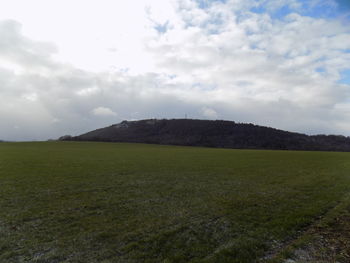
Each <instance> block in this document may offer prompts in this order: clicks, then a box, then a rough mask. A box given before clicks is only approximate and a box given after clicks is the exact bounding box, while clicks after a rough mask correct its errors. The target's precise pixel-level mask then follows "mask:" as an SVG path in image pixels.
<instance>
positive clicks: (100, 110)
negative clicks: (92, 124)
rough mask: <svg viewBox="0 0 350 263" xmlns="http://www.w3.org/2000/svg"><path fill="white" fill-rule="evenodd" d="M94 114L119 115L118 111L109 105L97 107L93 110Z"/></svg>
mask: <svg viewBox="0 0 350 263" xmlns="http://www.w3.org/2000/svg"><path fill="white" fill-rule="evenodd" d="M92 114H94V115H95V116H117V113H115V112H114V111H112V110H111V109H110V108H107V107H97V108H95V109H93V110H92Z"/></svg>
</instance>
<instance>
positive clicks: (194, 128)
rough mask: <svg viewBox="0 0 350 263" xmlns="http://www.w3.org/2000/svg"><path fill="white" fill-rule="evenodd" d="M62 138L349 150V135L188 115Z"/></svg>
mask: <svg viewBox="0 0 350 263" xmlns="http://www.w3.org/2000/svg"><path fill="white" fill-rule="evenodd" d="M60 139H61V140H73V141H108V142H137V143H153V144H168V145H188V146H205V147H220V148H241V149H286V150H325V151H350V138H349V137H344V136H336V135H328V136H326V135H315V136H308V135H305V134H301V133H294V132H287V131H283V130H278V129H274V128H269V127H263V126H258V125H254V124H242V123H235V122H233V121H222V120H216V121H210V120H191V119H172V120H166V119H162V120H158V119H148V120H140V121H123V122H121V123H119V124H115V125H112V126H109V127H105V128H101V129H97V130H94V131H91V132H88V133H85V134H82V135H79V136H75V137H70V136H68V137H67V136H64V137H61V138H60Z"/></svg>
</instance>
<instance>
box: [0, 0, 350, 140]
mask: <svg viewBox="0 0 350 263" xmlns="http://www.w3.org/2000/svg"><path fill="white" fill-rule="evenodd" d="M185 115H187V117H188V118H200V119H226V120H234V121H237V122H252V123H256V124H260V125H266V126H272V127H276V128H280V129H286V130H290V131H298V132H304V133H308V134H319V133H326V134H329V133H333V134H343V135H346V136H350V1H348V0H343V1H341V0H339V1H336V0H128V1H115V0H102V1H98V0H74V1H71V0H51V1H47V0H31V1H23V0H2V1H1V8H0V139H3V140H46V139H49V138H57V137H59V136H61V135H64V134H71V135H77V134H80V133H83V132H86V131H89V130H91V129H96V128H99V127H104V126H106V125H111V124H114V123H118V122H120V121H121V120H137V119H144V118H184V117H185Z"/></svg>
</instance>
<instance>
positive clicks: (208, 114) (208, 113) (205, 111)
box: [202, 107, 218, 119]
mask: <svg viewBox="0 0 350 263" xmlns="http://www.w3.org/2000/svg"><path fill="white" fill-rule="evenodd" d="M202 115H203V116H204V117H205V118H209V119H217V118H218V114H217V112H216V111H215V110H214V109H211V108H208V107H203V108H202Z"/></svg>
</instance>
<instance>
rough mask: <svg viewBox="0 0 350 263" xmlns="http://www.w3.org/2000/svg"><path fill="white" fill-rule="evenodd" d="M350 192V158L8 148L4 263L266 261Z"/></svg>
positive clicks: (3, 179) (73, 145)
mask: <svg viewBox="0 0 350 263" xmlns="http://www.w3.org/2000/svg"><path fill="white" fill-rule="evenodd" d="M348 192H350V154H349V153H335V152H293V151H262V150H260V151H254V150H228V149H209V148H195V147H175V146H157V145H143V144H119V143H81V142H79V143H78V142H40V143H39V142H36V143H1V144H0V208H1V209H0V262H241V263H244V262H256V261H257V260H258V259H259V258H260V259H261V258H262V257H263V256H264V255H265V253H267V252H268V251H269V250H271V249H272V248H273V247H275V246H276V244H279V243H281V242H284V241H286V240H288V239H291V238H294V237H296V236H298V233H299V232H300V231H301V230H304V229H305V228H307V227H308V226H309V225H311V224H313V222H314V221H315V220H318V218H319V216H320V215H323V214H325V213H326V212H327V211H329V210H330V209H332V208H333V207H335V206H336V205H338V204H339V202H340V200H342V198H343V197H344V196H345V195H346V194H347V193H348Z"/></svg>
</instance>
